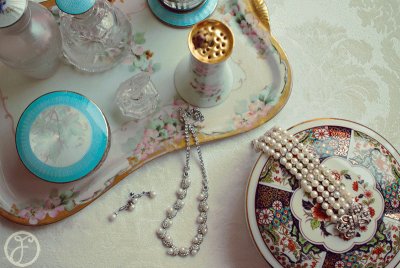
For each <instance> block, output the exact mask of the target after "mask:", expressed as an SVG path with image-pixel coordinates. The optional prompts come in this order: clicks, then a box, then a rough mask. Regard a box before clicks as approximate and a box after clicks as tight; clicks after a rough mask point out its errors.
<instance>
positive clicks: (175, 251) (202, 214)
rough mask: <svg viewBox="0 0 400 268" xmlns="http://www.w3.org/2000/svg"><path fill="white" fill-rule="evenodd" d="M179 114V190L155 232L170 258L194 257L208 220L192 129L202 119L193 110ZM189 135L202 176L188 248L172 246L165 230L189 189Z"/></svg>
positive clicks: (204, 180) (203, 171)
mask: <svg viewBox="0 0 400 268" xmlns="http://www.w3.org/2000/svg"><path fill="white" fill-rule="evenodd" d="M180 113H181V120H182V122H183V123H184V126H185V128H184V131H185V143H186V164H185V167H184V169H183V176H182V177H183V178H182V181H181V183H180V186H181V188H180V189H179V190H178V191H177V192H176V196H177V200H176V201H175V203H174V204H173V205H172V206H171V207H169V208H168V209H167V211H166V218H165V219H164V220H163V221H162V222H161V228H159V229H158V230H157V236H158V237H159V238H160V239H161V241H162V244H163V245H164V246H165V247H167V248H168V250H167V254H168V255H170V256H180V257H186V256H188V255H189V254H190V255H192V256H194V255H196V254H197V253H198V252H199V250H200V245H201V243H202V242H203V239H204V237H205V235H206V234H207V232H208V227H207V224H206V222H207V218H208V216H207V215H208V214H207V213H208V210H209V207H208V203H207V199H208V189H209V188H208V178H207V173H206V169H205V165H204V161H203V156H202V152H201V149H200V143H199V140H198V137H197V134H196V128H195V127H194V124H195V122H199V121H203V120H204V117H203V115H202V114H201V113H200V111H199V110H198V109H197V108H195V109H187V110H180ZM190 134H191V135H192V137H193V140H194V143H195V146H196V150H197V154H198V157H199V160H200V169H201V174H202V177H203V178H202V185H203V187H202V190H201V193H200V195H199V196H198V198H197V199H198V201H199V206H198V210H199V216H198V217H197V219H196V221H197V224H198V227H197V234H196V235H195V236H194V238H193V239H192V241H191V245H190V246H189V247H180V248H179V247H177V246H175V244H174V241H173V240H172V238H171V236H170V235H169V234H168V232H167V230H168V229H169V228H170V227H171V226H172V219H173V218H175V216H176V215H177V213H178V211H179V210H182V208H183V206H184V205H185V202H184V201H183V200H184V199H185V198H186V195H187V191H188V189H189V187H190V184H191V181H190V179H189V170H190V151H191V146H190Z"/></svg>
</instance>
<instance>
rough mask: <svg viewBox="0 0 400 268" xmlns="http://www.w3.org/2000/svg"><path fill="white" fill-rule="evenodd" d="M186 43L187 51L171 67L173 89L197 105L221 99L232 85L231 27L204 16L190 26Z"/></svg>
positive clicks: (214, 104) (214, 102)
mask: <svg viewBox="0 0 400 268" xmlns="http://www.w3.org/2000/svg"><path fill="white" fill-rule="evenodd" d="M188 43H189V49H190V52H191V54H190V55H188V56H187V57H185V58H183V59H182V61H181V62H180V63H179V64H178V66H177V68H176V70H175V87H176V90H177V91H178V93H179V95H180V96H181V97H182V98H183V99H184V100H185V101H187V102H188V103H190V104H192V105H194V106H197V107H203V108H206V107H212V106H216V105H218V104H220V103H222V102H223V101H224V100H225V99H226V98H227V97H228V96H229V93H230V92H231V90H232V85H233V75H232V70H231V68H230V65H229V61H228V59H229V57H230V55H231V54H232V51H233V45H234V37H233V33H232V31H231V30H230V29H229V27H228V26H227V25H226V24H224V23H222V22H220V21H217V20H213V19H207V20H204V21H202V22H200V23H198V24H196V25H195V26H193V29H192V30H191V32H190V34H189V39H188Z"/></svg>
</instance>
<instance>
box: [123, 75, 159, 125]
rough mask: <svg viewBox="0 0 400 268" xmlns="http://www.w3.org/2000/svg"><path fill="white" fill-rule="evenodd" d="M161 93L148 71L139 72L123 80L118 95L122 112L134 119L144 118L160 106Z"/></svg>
mask: <svg viewBox="0 0 400 268" xmlns="http://www.w3.org/2000/svg"><path fill="white" fill-rule="evenodd" d="M158 101H159V95H158V92H157V90H156V88H155V87H154V84H153V83H152V82H151V80H150V75H149V74H148V73H144V72H142V73H139V74H137V75H135V76H133V77H131V78H130V79H128V80H126V81H125V82H123V83H122V84H121V85H120V86H119V88H118V90H117V96H116V103H117V105H118V107H119V109H120V110H121V113H122V114H123V115H124V116H126V117H130V118H133V119H143V118H145V117H147V116H149V115H150V114H152V113H153V112H154V111H155V110H156V109H157V106H158Z"/></svg>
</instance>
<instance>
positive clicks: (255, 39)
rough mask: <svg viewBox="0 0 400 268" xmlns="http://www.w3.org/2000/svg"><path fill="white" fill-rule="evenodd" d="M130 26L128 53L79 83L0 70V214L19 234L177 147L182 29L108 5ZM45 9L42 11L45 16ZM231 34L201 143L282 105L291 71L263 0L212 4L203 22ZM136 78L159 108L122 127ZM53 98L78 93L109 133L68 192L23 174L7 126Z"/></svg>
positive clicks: (70, 77) (126, 5) (139, 7)
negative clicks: (121, 106) (224, 84)
mask: <svg viewBox="0 0 400 268" xmlns="http://www.w3.org/2000/svg"><path fill="white" fill-rule="evenodd" d="M113 2H115V4H116V5H118V6H119V7H120V8H121V9H122V10H124V11H125V12H126V13H127V14H128V16H129V18H130V19H131V21H132V25H133V32H134V36H133V40H132V41H133V45H132V52H131V54H130V55H129V56H128V57H127V58H126V59H125V61H124V62H123V63H122V64H121V65H119V66H117V67H116V68H114V69H112V70H110V71H108V72H105V73H101V74H86V73H80V72H78V71H76V70H74V69H73V68H72V67H70V66H61V67H60V69H59V70H58V72H57V73H56V74H55V76H53V77H52V78H50V79H47V80H44V81H36V80H31V79H28V78H26V77H23V76H20V75H19V74H17V73H16V72H14V71H13V70H11V69H8V68H6V67H4V66H3V65H0V73H1V79H0V135H1V137H2V139H0V215H2V216H4V217H6V218H7V219H9V220H11V221H14V222H17V223H21V224H26V225H43V224H49V223H54V222H56V221H59V220H61V219H63V218H65V217H68V216H71V215H72V214H74V213H76V212H77V211H79V210H81V209H83V208H84V207H85V206H87V205H88V204H90V203H91V202H93V201H94V200H96V198H98V197H99V196H100V195H102V194H103V193H105V192H106V191H107V190H109V189H111V188H112V187H113V186H114V185H116V184H117V183H118V182H119V181H121V180H122V179H124V178H125V177H127V176H128V175H129V174H131V173H132V172H133V171H135V170H136V169H138V168H140V167H141V166H143V165H144V164H145V163H147V162H149V161H150V160H152V159H155V158H157V157H159V156H161V155H164V154H166V153H168V152H172V151H175V150H178V149H180V148H182V147H183V146H184V140H183V137H182V126H181V124H180V122H179V120H178V118H177V117H178V113H177V111H178V109H179V107H181V106H186V104H185V103H184V102H183V101H182V100H181V99H180V98H179V97H178V96H177V94H176V91H175V87H174V80H173V74H174V71H175V67H176V66H177V64H178V62H179V61H180V60H181V59H182V58H183V57H185V56H187V55H188V53H189V49H188V45H187V36H188V33H189V30H190V29H174V28H171V27H168V26H166V25H165V24H163V23H160V22H159V21H158V20H157V19H156V18H155V17H154V16H153V15H152V13H151V11H150V10H149V8H148V6H147V1H145V0H135V1H113ZM53 3H54V1H53V2H51V1H49V2H46V3H44V4H45V5H46V6H47V7H49V8H50V7H51V6H52V4H53ZM212 17H213V18H217V19H219V20H223V21H225V22H226V23H227V24H229V25H230V27H231V28H232V29H233V32H234V34H235V40H236V49H235V51H234V52H233V54H232V57H231V62H232V65H231V67H232V69H233V72H234V77H235V81H234V89H233V91H232V93H231V95H230V96H229V98H228V99H227V100H226V101H224V102H223V103H222V104H221V105H219V106H216V107H213V108H208V109H202V112H203V113H204V115H205V118H206V120H205V123H204V126H203V128H202V129H201V131H200V132H201V133H200V140H201V142H207V141H212V140H217V139H222V138H226V137H230V136H232V135H236V134H239V133H242V132H245V131H248V130H251V129H253V128H255V127H258V126H260V125H262V124H264V123H265V122H267V121H268V120H270V119H271V118H272V117H274V116H275V115H276V114H277V113H278V112H279V111H280V110H281V109H282V107H283V106H284V105H285V103H286V102H287V100H288V98H289V95H290V90H291V82H292V79H291V70H290V66H289V62H288V60H287V57H286V55H285V53H284V52H283V50H282V48H281V47H280V46H279V44H278V43H277V41H276V40H275V39H274V38H273V37H272V36H271V34H270V31H269V21H268V12H267V9H266V7H265V5H264V1H263V0H239V1H238V0H221V1H219V6H218V7H217V9H216V11H215V12H214V14H213V15H212ZM140 71H145V72H149V73H150V74H151V80H152V82H153V84H154V85H155V87H156V88H157V90H158V91H159V93H160V99H161V103H160V105H159V107H160V108H159V109H158V110H157V111H156V112H155V113H154V114H153V115H152V116H150V117H148V118H146V119H143V120H140V121H132V120H129V119H126V118H123V117H122V116H121V114H120V113H119V111H118V109H117V107H116V105H115V102H114V98H115V94H116V90H117V88H118V87H119V85H120V83H121V82H123V81H125V80H127V79H128V78H130V77H131V76H133V75H134V74H136V73H138V72H140ZM57 90H70V91H75V92H78V93H80V94H82V95H84V96H86V97H88V98H89V99H91V100H93V101H94V102H95V103H96V104H97V105H98V106H99V107H100V108H101V109H102V111H103V113H104V114H105V116H106V117H107V119H108V122H109V124H110V128H111V132H112V133H111V139H112V140H111V147H110V151H109V154H108V157H107V159H106V160H105V162H104V163H103V165H102V166H101V167H100V168H99V170H98V171H97V172H95V173H94V174H92V175H90V176H88V177H87V178H85V179H82V180H80V181H77V182H74V183H67V184H61V185H60V184H52V183H48V182H44V181H42V180H39V179H37V178H35V177H34V176H33V175H31V174H30V173H29V172H28V171H27V170H26V169H25V168H24V166H23V165H22V163H21V162H20V161H19V159H18V155H17V152H16V149H15V143H14V135H15V127H16V126H15V123H16V121H17V120H18V119H19V117H20V116H21V114H22V112H23V111H24V109H25V108H26V107H27V106H28V104H29V103H31V102H32V101H33V100H34V99H36V98H37V97H39V96H41V95H43V94H45V93H48V92H50V91H57Z"/></svg>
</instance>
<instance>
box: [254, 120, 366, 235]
mask: <svg viewBox="0 0 400 268" xmlns="http://www.w3.org/2000/svg"><path fill="white" fill-rule="evenodd" d="M253 147H254V148H255V150H256V151H262V152H264V153H265V154H266V155H267V156H269V157H273V158H274V159H275V160H279V163H280V164H281V165H282V166H284V167H285V168H286V169H287V170H288V171H289V173H290V174H292V175H293V176H294V177H295V178H296V179H297V180H299V182H300V185H301V188H302V189H303V190H304V191H305V193H306V194H307V195H308V196H309V197H310V198H312V199H313V200H314V202H317V203H319V204H321V207H322V209H324V210H325V213H326V215H328V216H329V217H330V220H331V222H333V223H336V229H337V231H338V232H339V236H340V237H342V238H343V239H345V240H349V239H352V238H354V237H355V235H356V233H357V232H356V230H357V229H359V228H360V227H363V226H366V225H368V224H369V222H370V221H371V215H370V212H369V209H368V207H367V206H365V205H363V204H359V203H357V202H355V201H354V199H353V197H352V195H351V193H349V192H348V191H347V190H346V188H345V187H344V186H343V185H342V184H341V182H340V181H339V180H336V177H335V176H334V175H333V174H332V172H331V171H330V170H329V169H328V168H327V167H325V166H324V165H322V164H320V161H319V158H318V157H315V156H314V155H313V154H312V153H310V152H309V151H308V150H307V149H306V148H305V147H304V145H303V144H302V143H300V142H299V140H298V139H297V138H295V137H294V136H293V135H290V134H288V132H287V131H285V130H282V129H281V128H278V127H275V128H273V129H272V130H270V131H267V132H266V133H265V134H264V135H263V136H261V137H260V138H258V139H256V140H254V141H253Z"/></svg>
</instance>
